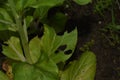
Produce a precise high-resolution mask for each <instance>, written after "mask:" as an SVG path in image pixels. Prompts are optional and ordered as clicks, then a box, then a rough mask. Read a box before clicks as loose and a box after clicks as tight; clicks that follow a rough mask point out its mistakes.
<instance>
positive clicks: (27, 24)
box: [25, 16, 33, 28]
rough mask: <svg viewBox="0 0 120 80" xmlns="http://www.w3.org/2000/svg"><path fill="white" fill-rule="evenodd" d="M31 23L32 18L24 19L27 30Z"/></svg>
mask: <svg viewBox="0 0 120 80" xmlns="http://www.w3.org/2000/svg"><path fill="white" fill-rule="evenodd" d="M32 21H33V16H27V17H26V18H25V22H26V26H27V28H28V27H29V26H30V24H31V22H32Z"/></svg>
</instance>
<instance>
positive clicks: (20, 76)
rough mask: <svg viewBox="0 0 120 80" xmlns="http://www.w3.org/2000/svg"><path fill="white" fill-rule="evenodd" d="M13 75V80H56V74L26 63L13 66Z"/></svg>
mask: <svg viewBox="0 0 120 80" xmlns="http://www.w3.org/2000/svg"><path fill="white" fill-rule="evenodd" d="M45 66H46V65H45ZM13 74H14V80H58V77H57V74H54V73H51V72H48V71H46V70H43V69H41V68H39V67H36V66H34V65H30V64H27V63H16V64H14V66H13Z"/></svg>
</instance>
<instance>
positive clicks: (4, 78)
mask: <svg viewBox="0 0 120 80" xmlns="http://www.w3.org/2000/svg"><path fill="white" fill-rule="evenodd" d="M0 80H9V78H8V77H7V75H5V74H4V73H3V72H2V71H0Z"/></svg>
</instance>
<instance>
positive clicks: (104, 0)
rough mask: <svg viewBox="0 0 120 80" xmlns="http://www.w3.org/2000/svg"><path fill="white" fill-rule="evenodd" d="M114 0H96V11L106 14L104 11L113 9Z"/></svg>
mask: <svg viewBox="0 0 120 80" xmlns="http://www.w3.org/2000/svg"><path fill="white" fill-rule="evenodd" d="M112 4H113V0H96V3H95V8H94V12H96V13H98V14H100V15H101V16H103V15H104V11H106V10H109V11H110V10H111V7H112Z"/></svg>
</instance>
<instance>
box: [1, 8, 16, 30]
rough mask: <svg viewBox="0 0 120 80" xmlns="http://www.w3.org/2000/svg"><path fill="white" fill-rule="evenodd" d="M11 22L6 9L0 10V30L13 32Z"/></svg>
mask: <svg viewBox="0 0 120 80" xmlns="http://www.w3.org/2000/svg"><path fill="white" fill-rule="evenodd" d="M13 26H14V23H13V20H12V18H11V16H10V15H9V13H8V12H7V10H6V9H4V8H0V30H13V31H16V30H15V29H14V28H12V27H13Z"/></svg>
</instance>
